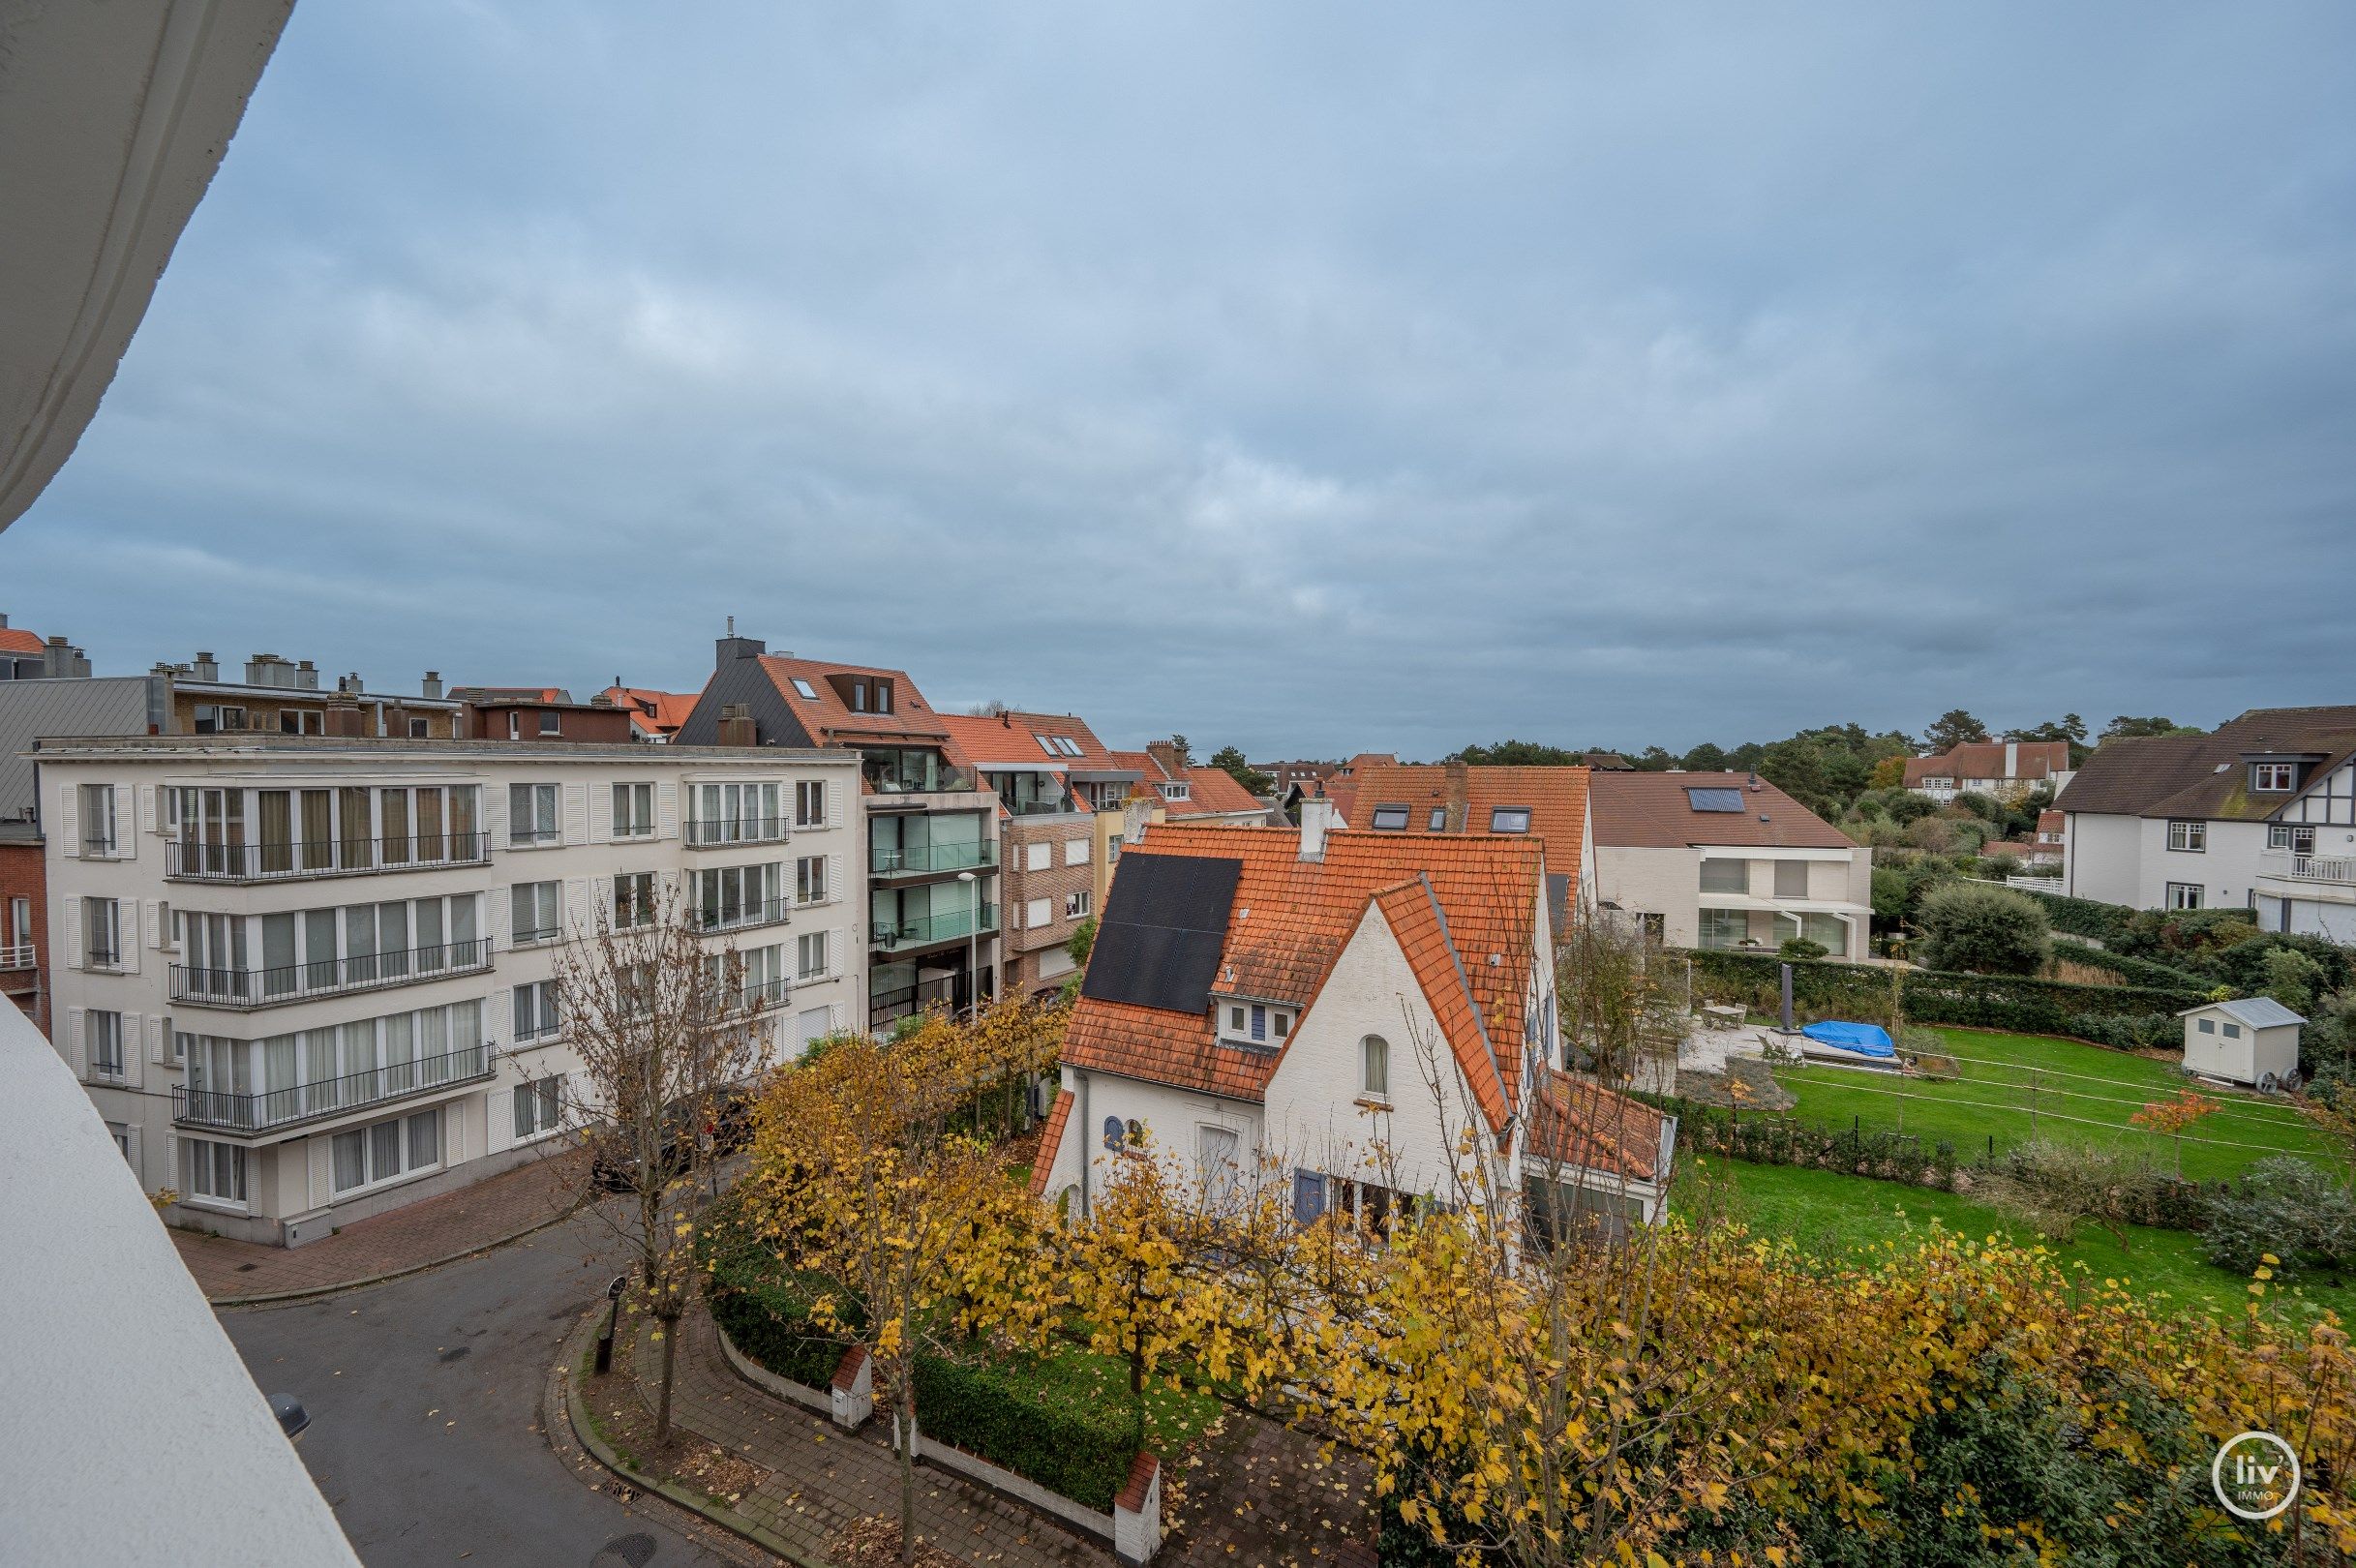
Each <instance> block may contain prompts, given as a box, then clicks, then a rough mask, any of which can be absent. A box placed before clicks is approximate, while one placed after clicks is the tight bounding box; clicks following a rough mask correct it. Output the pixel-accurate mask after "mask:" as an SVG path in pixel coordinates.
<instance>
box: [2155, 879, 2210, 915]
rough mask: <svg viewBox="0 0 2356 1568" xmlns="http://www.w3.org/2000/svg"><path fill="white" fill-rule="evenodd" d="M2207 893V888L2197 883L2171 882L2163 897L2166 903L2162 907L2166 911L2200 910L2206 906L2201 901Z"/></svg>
mask: <svg viewBox="0 0 2356 1568" xmlns="http://www.w3.org/2000/svg"><path fill="white" fill-rule="evenodd" d="M2207 892H2208V890H2207V888H2205V887H2204V886H2203V885H2202V884H2200V883H2197V882H2171V883H2169V884H2168V885H2167V890H2166V895H2165V896H2166V902H2165V904H2164V906H2163V907H2165V908H2168V909H2202V908H2205V907H2206V905H2204V904H2203V902H2202V899H2203V897H2204V896H2205V895H2206V894H2207Z"/></svg>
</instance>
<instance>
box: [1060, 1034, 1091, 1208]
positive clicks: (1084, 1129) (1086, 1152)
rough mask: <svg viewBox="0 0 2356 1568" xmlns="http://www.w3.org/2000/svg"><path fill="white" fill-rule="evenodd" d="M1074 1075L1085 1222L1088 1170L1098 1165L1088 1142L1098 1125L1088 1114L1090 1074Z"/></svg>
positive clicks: (1081, 1196)
mask: <svg viewBox="0 0 2356 1568" xmlns="http://www.w3.org/2000/svg"><path fill="white" fill-rule="evenodd" d="M1072 1076H1073V1077H1075V1078H1077V1079H1078V1080H1079V1081H1080V1092H1079V1095H1078V1097H1077V1098H1078V1100H1079V1105H1078V1110H1079V1113H1080V1218H1081V1219H1083V1220H1085V1219H1087V1218H1088V1169H1089V1167H1090V1166H1091V1165H1093V1164H1095V1163H1096V1151H1095V1150H1094V1149H1091V1148H1090V1147H1089V1146H1088V1140H1089V1139H1091V1138H1093V1137H1094V1136H1096V1133H1095V1131H1093V1130H1094V1129H1095V1127H1096V1123H1095V1121H1094V1120H1093V1119H1091V1118H1090V1116H1089V1114H1088V1074H1087V1073H1085V1072H1078V1071H1075V1072H1073V1073H1072ZM1067 1131H1069V1129H1067Z"/></svg>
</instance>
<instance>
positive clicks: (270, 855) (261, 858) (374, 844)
mask: <svg viewBox="0 0 2356 1568" xmlns="http://www.w3.org/2000/svg"><path fill="white" fill-rule="evenodd" d="M490 858H491V835H490V834H488V833H422V834H416V833H412V834H401V835H395V836H393V837H389V838H312V839H292V840H288V841H287V842H285V843H277V842H268V843H259V844H215V843H207V842H205V841H203V840H200V839H193V838H182V839H175V840H173V841H172V842H171V843H168V844H166V845H165V846H164V874H165V875H166V877H169V878H171V879H172V880H174V881H177V882H292V881H297V880H300V879H301V878H304V877H358V876H376V875H380V874H382V873H384V872H387V871H431V870H433V869H435V868H436V867H437V866H444V865H481V864H483V863H484V862H485V861H487V860H489V859H490Z"/></svg>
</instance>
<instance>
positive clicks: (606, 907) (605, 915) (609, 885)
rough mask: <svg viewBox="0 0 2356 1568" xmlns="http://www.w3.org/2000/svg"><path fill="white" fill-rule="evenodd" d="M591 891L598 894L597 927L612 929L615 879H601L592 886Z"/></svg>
mask: <svg viewBox="0 0 2356 1568" xmlns="http://www.w3.org/2000/svg"><path fill="white" fill-rule="evenodd" d="M591 890H592V891H593V892H594V893H595V894H596V901H597V926H598V927H604V928H607V929H610V928H611V927H612V926H613V924H614V879H613V878H612V877H599V878H598V879H597V880H596V882H595V883H594V884H592V885H591ZM595 928H596V927H592V929H595Z"/></svg>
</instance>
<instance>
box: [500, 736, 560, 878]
mask: <svg viewBox="0 0 2356 1568" xmlns="http://www.w3.org/2000/svg"><path fill="white" fill-rule="evenodd" d="M510 716H511V717H512V715H510ZM519 798H521V799H526V800H529V801H530V802H531V809H530V810H529V811H523V812H519V811H518V810H517V809H516V801H517V799H519ZM542 800H546V801H547V803H548V811H547V815H546V818H545V819H543V818H542V815H541V812H540V802H541V801H542ZM527 821H529V823H530V824H531V826H530V827H526V826H525V823H526V822H527ZM563 842H564V800H563V797H562V795H561V794H560V793H559V791H558V789H557V786H556V785H554V784H538V783H531V784H509V785H508V786H507V847H508V848H509V849H526V850H529V849H550V848H553V847H555V846H556V845H559V844H561V843H563Z"/></svg>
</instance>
